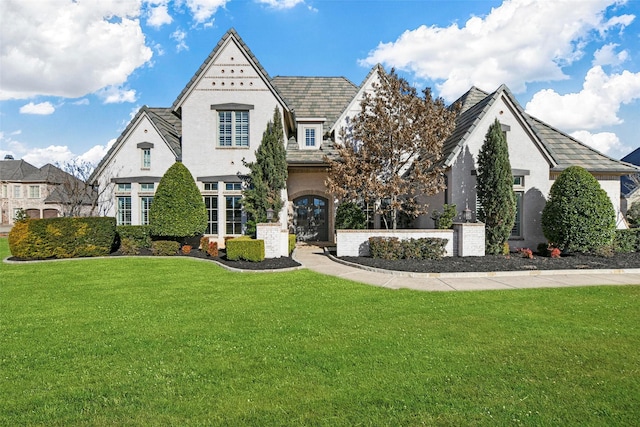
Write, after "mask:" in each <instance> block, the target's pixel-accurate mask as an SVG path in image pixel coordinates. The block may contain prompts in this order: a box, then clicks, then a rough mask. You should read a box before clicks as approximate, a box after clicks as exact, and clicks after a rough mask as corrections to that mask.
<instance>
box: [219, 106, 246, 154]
mask: <svg viewBox="0 0 640 427" xmlns="http://www.w3.org/2000/svg"><path fill="white" fill-rule="evenodd" d="M218 146H219V147H249V111H218Z"/></svg>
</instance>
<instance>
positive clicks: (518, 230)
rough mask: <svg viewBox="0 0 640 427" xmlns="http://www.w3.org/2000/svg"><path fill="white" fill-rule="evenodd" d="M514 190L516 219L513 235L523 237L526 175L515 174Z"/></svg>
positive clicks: (513, 236)
mask: <svg viewBox="0 0 640 427" xmlns="http://www.w3.org/2000/svg"><path fill="white" fill-rule="evenodd" d="M513 190H514V193H515V195H516V220H515V222H514V223H513V229H512V230H511V237H512V238H518V237H522V236H523V234H522V208H523V201H524V175H514V176H513Z"/></svg>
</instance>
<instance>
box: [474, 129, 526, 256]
mask: <svg viewBox="0 0 640 427" xmlns="http://www.w3.org/2000/svg"><path fill="white" fill-rule="evenodd" d="M477 178H478V179H477V186H476V191H477V193H478V200H479V201H480V203H481V204H482V210H481V211H480V212H478V213H479V219H480V221H482V222H484V223H485V225H486V231H485V233H486V239H485V245H486V252H487V253H488V254H493V255H497V254H500V253H502V249H503V247H504V244H505V242H507V240H509V236H510V235H511V230H512V229H513V225H514V223H515V220H516V196H515V193H514V192H513V176H512V175H511V163H510V162H509V148H508V146H507V140H506V138H505V137H504V134H503V132H502V126H501V125H500V122H499V121H498V119H496V120H495V121H494V122H493V124H492V125H491V126H490V127H489V130H488V131H487V135H486V136H485V140H484V144H483V145H482V148H481V149H480V154H479V155H478V175H477Z"/></svg>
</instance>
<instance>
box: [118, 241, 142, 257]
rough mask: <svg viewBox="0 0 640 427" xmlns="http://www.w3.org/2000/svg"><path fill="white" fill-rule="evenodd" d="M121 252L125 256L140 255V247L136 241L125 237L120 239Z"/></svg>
mask: <svg viewBox="0 0 640 427" xmlns="http://www.w3.org/2000/svg"><path fill="white" fill-rule="evenodd" d="M120 252H121V253H122V254H123V255H139V254H140V246H139V245H138V242H137V241H136V240H134V239H131V238H129V237H123V238H122V239H120Z"/></svg>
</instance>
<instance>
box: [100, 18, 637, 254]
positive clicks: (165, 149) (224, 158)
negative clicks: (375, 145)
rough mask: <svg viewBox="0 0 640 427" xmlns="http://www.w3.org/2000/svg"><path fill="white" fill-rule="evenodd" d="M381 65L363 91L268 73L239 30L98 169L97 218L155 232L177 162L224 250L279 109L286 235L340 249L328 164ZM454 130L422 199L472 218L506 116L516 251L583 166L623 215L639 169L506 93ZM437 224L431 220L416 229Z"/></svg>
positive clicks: (465, 101)
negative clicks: (154, 214) (560, 183)
mask: <svg viewBox="0 0 640 427" xmlns="http://www.w3.org/2000/svg"><path fill="white" fill-rule="evenodd" d="M379 70H380V68H379V66H376V67H373V69H372V70H371V72H370V73H369V75H367V77H366V78H365V79H364V81H363V83H362V84H361V85H360V86H356V85H355V84H353V83H352V82H350V81H349V80H347V79H345V78H343V77H282V76H276V77H273V78H272V77H270V76H269V74H268V73H267V72H266V70H265V69H264V68H263V67H262V66H261V65H260V62H259V61H258V59H257V58H256V56H255V55H254V54H253V53H252V52H251V50H250V49H249V47H248V46H247V45H246V44H245V43H244V41H243V40H242V39H241V37H240V36H239V35H238V34H237V32H236V31H235V30H233V29H231V30H229V31H228V32H227V33H225V34H224V36H223V37H222V38H221V40H220V41H219V42H218V44H217V45H216V46H215V48H214V49H213V51H212V52H211V54H210V55H209V56H208V57H207V58H206V59H205V61H204V62H203V64H202V65H201V66H200V68H199V69H198V70H197V71H196V73H195V74H194V76H193V77H192V78H191V80H190V81H189V82H188V83H187V85H186V86H185V88H184V90H183V91H182V92H181V93H180V94H178V96H177V98H176V100H175V102H174V103H173V105H172V106H171V107H168V108H149V107H146V106H145V107H142V108H141V109H140V110H139V111H138V113H137V114H136V116H135V117H134V118H133V119H132V120H131V122H130V123H129V124H128V126H127V127H126V128H125V130H124V131H123V132H122V134H121V135H120V137H119V138H118V139H117V140H116V142H115V144H114V145H113V146H112V147H111V149H110V150H109V152H108V153H107V154H106V155H105V157H104V158H103V159H102V161H101V162H100V164H99V165H98V166H97V167H96V169H95V171H94V173H93V174H92V177H91V178H90V182H92V183H95V184H97V185H99V186H100V188H101V189H105V188H108V189H109V191H102V190H101V199H100V204H101V207H102V208H101V210H102V211H106V212H107V213H108V214H110V215H114V216H116V218H117V222H118V224H133V225H136V224H147V223H148V221H149V207H150V205H151V203H152V201H153V194H154V191H155V189H156V187H157V184H158V182H159V181H160V178H161V177H162V176H163V174H164V172H165V171H166V170H167V169H168V168H169V167H170V166H171V165H172V164H173V163H174V162H175V161H181V162H182V163H184V165H185V166H186V167H187V168H188V169H189V170H190V171H191V173H192V175H193V177H194V179H195V181H196V183H197V185H198V187H199V189H200V191H201V192H202V196H203V198H204V200H205V205H206V207H207V210H208V213H209V221H208V227H207V231H206V234H207V235H209V236H210V237H211V238H213V239H217V240H218V241H219V242H220V243H222V242H223V239H224V236H232V235H238V234H241V233H242V230H243V224H244V222H245V221H246V217H245V215H244V212H243V211H242V208H241V204H240V200H241V197H242V193H241V190H242V179H241V177H240V176H241V175H243V174H246V173H247V168H246V167H244V166H243V161H247V162H251V161H254V160H255V150H256V148H257V146H258V145H259V144H260V141H261V137H262V133H263V131H264V130H265V128H266V124H267V122H268V121H269V120H271V118H272V117H273V112H274V109H275V108H278V109H279V110H280V111H281V112H282V120H283V123H282V125H283V128H284V131H285V139H286V140H285V141H282V143H283V144H285V145H286V151H287V162H288V165H289V168H288V170H289V177H288V180H287V189H286V191H285V192H283V197H286V199H287V201H288V204H286V206H285V207H284V208H283V210H282V211H281V212H279V215H278V217H279V220H280V223H281V227H282V228H283V229H287V228H289V229H290V230H292V231H293V232H295V233H296V234H297V235H298V238H299V239H300V240H312V241H333V240H334V213H335V208H336V200H334V198H333V197H332V196H331V195H330V194H329V193H328V192H327V188H326V186H325V183H324V182H325V179H326V176H327V165H326V163H325V160H324V159H325V156H332V155H335V153H336V151H335V144H339V143H340V142H341V140H340V130H341V129H342V128H344V127H346V126H347V125H348V123H349V120H350V119H351V118H352V117H353V116H354V115H356V114H357V113H358V112H359V108H360V100H361V99H362V96H363V94H364V93H366V92H367V91H370V90H372V87H373V85H374V83H375V82H376V81H377V79H378V78H379ZM460 102H461V103H462V106H463V107H462V112H461V114H460V115H459V117H458V122H457V129H456V131H455V132H454V134H453V135H452V136H451V137H450V138H449V139H448V140H447V142H446V144H445V153H444V154H445V156H444V159H443V162H444V163H443V165H444V166H445V167H446V180H447V185H448V188H447V190H446V191H444V192H442V193H440V194H438V195H436V196H432V197H430V198H428V199H427V200H425V201H426V202H429V203H430V206H431V208H432V209H437V208H441V207H442V205H443V204H444V203H449V204H456V206H457V207H458V211H462V210H463V209H464V208H465V207H469V208H470V209H471V210H473V211H474V215H475V211H476V210H477V209H476V202H475V160H474V159H475V158H476V157H477V154H478V151H479V149H480V146H481V145H482V142H483V141H484V136H485V133H486V131H487V129H488V127H489V125H490V124H491V123H492V122H493V121H494V120H495V118H498V120H499V121H500V123H502V125H503V129H504V131H505V133H506V135H507V140H508V141H509V150H510V156H511V163H512V168H513V173H514V189H515V190H516V191H517V194H518V207H519V210H518V221H517V224H516V227H514V234H513V239H514V244H515V245H517V246H533V245H534V244H537V243H539V242H541V241H543V240H544V237H543V236H542V232H541V228H540V212H541V210H542V208H543V206H544V203H545V198H546V196H547V195H548V193H549V189H550V188H551V185H552V184H553V181H554V179H555V178H556V177H557V175H558V174H559V173H560V172H561V171H562V170H563V169H565V168H566V167H568V166H570V165H573V164H579V165H583V166H585V167H587V169H588V170H590V171H591V172H592V173H593V174H594V175H596V177H597V178H598V180H599V181H600V183H601V184H602V185H603V187H604V188H605V190H606V191H607V192H608V194H609V195H610V197H611V199H612V202H613V203H614V206H615V207H616V211H619V208H620V202H619V200H620V198H619V185H620V176H621V175H625V174H629V173H633V172H635V171H636V169H634V167H633V166H632V165H628V164H625V163H622V162H620V161H616V160H613V159H610V158H608V157H606V156H604V155H602V154H601V153H598V152H597V151H595V150H593V149H591V148H589V147H587V146H585V145H583V144H581V143H580V142H579V141H576V140H575V139H573V138H571V137H569V136H568V135H566V134H564V133H562V132H560V131H559V130H556V129H553V128H552V127H550V126H548V125H546V124H544V123H542V122H541V121H539V120H537V119H535V118H533V117H531V116H529V115H527V114H526V113H525V112H524V111H523V109H522V107H521V106H520V105H519V104H518V102H517V101H516V100H515V98H514V97H513V95H512V94H511V93H510V91H509V89H508V88H507V87H506V86H501V87H500V88H498V90H496V91H495V92H493V93H487V92H484V91H482V90H480V89H477V88H472V89H470V90H469V91H468V92H467V93H466V94H465V95H463V97H462V98H461V99H460ZM414 226H416V227H432V226H433V223H432V222H431V219H430V218H429V216H428V215H426V216H424V217H420V218H417V219H416V220H415V221H414Z"/></svg>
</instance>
